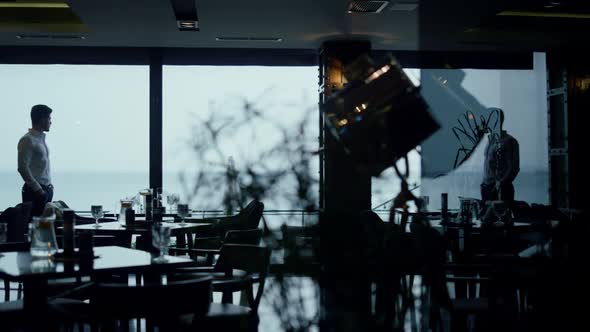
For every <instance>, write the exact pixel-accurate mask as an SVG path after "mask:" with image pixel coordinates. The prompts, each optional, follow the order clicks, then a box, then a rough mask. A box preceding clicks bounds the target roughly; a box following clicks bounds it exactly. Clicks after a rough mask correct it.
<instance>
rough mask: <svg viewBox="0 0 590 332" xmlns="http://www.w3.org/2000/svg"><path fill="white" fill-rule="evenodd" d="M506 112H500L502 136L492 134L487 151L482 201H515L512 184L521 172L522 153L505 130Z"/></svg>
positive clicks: (516, 142)
mask: <svg viewBox="0 0 590 332" xmlns="http://www.w3.org/2000/svg"><path fill="white" fill-rule="evenodd" d="M503 127H504V112H503V111H502V110H500V134H497V133H496V134H491V135H490V140H489V142H488V145H487V146H486V150H485V162H484V178H483V183H482V184H481V198H482V201H484V202H485V201H495V200H502V201H507V202H509V203H512V201H514V186H513V185H512V182H513V181H514V179H515V178H516V176H517V175H518V172H519V171H520V154H519V153H520V151H519V145H518V141H517V140H516V138H514V137H513V136H511V135H510V134H508V133H507V132H506V131H505V130H504V128H503Z"/></svg>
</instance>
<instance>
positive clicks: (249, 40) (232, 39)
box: [215, 37, 283, 43]
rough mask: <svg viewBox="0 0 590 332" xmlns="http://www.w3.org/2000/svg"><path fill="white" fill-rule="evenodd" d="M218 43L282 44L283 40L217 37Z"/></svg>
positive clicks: (273, 38) (275, 38) (274, 38)
mask: <svg viewBox="0 0 590 332" xmlns="http://www.w3.org/2000/svg"><path fill="white" fill-rule="evenodd" d="M215 40H216V41H231V42H272V43H280V42H282V41H283V38H280V37H278V38H277V37H269V38H265V37H215Z"/></svg>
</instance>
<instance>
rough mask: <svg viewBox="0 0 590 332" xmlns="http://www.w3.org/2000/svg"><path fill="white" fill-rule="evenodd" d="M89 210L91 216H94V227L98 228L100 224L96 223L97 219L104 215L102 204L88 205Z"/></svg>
mask: <svg viewBox="0 0 590 332" xmlns="http://www.w3.org/2000/svg"><path fill="white" fill-rule="evenodd" d="M90 212H91V213H92V217H93V218H94V221H95V224H94V227H96V228H99V227H100V224H99V223H98V219H100V218H102V217H104V211H103V210H102V205H92V206H90Z"/></svg>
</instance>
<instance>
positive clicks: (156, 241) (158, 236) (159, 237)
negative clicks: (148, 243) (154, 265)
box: [152, 224, 170, 261]
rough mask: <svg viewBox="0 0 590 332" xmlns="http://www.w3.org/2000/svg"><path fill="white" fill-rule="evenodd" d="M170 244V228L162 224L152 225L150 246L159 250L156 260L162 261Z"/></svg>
mask: <svg viewBox="0 0 590 332" xmlns="http://www.w3.org/2000/svg"><path fill="white" fill-rule="evenodd" d="M169 244H170V227H169V226H168V225H164V224H154V225H153V226H152V245H153V246H154V247H156V248H158V249H159V250H160V255H159V256H158V257H157V258H156V259H157V260H160V261H162V260H164V255H165V254H166V251H167V250H168V245H169Z"/></svg>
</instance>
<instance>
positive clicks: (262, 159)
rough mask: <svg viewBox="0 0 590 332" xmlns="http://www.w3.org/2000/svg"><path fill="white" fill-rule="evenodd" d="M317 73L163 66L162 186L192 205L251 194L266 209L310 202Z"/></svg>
mask: <svg viewBox="0 0 590 332" xmlns="http://www.w3.org/2000/svg"><path fill="white" fill-rule="evenodd" d="M317 75H318V69H317V67H255V66H250V67H248V66H243V67H235V66H215V67H212V66H182V67H181V66H178V67H177V66H165V67H164V69H163V85H164V95H163V105H164V116H163V117H164V163H163V171H164V183H163V185H164V192H165V193H178V194H180V196H181V200H182V201H186V202H188V203H189V204H190V205H191V208H193V209H196V210H228V209H229V210H231V209H234V208H237V207H238V205H239V202H238V201H239V200H240V199H241V200H242V201H245V203H247V200H249V199H251V198H252V197H258V198H259V199H261V200H262V201H263V202H264V204H265V210H266V211H269V210H278V209H306V208H317V201H318V177H319V175H318V163H319V161H318V156H317V153H316V152H317V149H318V130H319V127H318V109H317V107H318V106H317V105H318V93H317V83H316V82H317ZM234 171H235V172H234ZM232 174H234V175H235V176H234V175H232ZM277 222H279V221H277Z"/></svg>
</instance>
